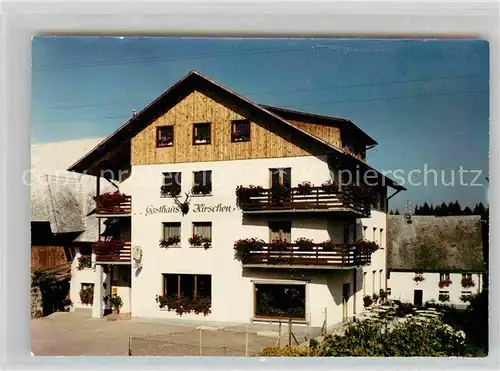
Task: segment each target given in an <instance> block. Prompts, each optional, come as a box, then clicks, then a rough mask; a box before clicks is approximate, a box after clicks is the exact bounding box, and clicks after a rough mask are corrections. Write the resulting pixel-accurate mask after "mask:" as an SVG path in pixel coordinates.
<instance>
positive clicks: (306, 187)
mask: <svg viewBox="0 0 500 371" xmlns="http://www.w3.org/2000/svg"><path fill="white" fill-rule="evenodd" d="M312 187H313V185H312V184H311V182H302V183H300V184H298V185H297V188H296V189H297V194H299V195H304V196H306V195H310V194H311V193H312Z"/></svg>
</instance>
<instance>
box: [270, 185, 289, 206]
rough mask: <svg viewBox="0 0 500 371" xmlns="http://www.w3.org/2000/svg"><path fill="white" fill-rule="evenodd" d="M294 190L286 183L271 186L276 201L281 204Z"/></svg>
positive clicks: (273, 198) (272, 195)
mask: <svg viewBox="0 0 500 371" xmlns="http://www.w3.org/2000/svg"><path fill="white" fill-rule="evenodd" d="M291 193H292V190H291V189H290V187H289V186H287V185H284V184H275V185H273V186H272V187H271V197H272V200H273V202H274V203H277V204H280V203H282V202H283V201H286V200H287V199H289V198H290V194H291Z"/></svg>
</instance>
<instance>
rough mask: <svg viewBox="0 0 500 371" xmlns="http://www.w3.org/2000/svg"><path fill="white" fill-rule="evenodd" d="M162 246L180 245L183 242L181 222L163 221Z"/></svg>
mask: <svg viewBox="0 0 500 371" xmlns="http://www.w3.org/2000/svg"><path fill="white" fill-rule="evenodd" d="M163 241H164V243H163V244H162V246H179V244H180V243H181V223H163Z"/></svg>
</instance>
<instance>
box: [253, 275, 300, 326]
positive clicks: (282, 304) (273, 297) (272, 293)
mask: <svg viewBox="0 0 500 371" xmlns="http://www.w3.org/2000/svg"><path fill="white" fill-rule="evenodd" d="M254 302H255V317H260V318H296V319H305V317H306V285H304V284H288V285H286V284H262V283H256V284H255V296H254Z"/></svg>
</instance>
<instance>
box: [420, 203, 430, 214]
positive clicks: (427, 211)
mask: <svg viewBox="0 0 500 371" xmlns="http://www.w3.org/2000/svg"><path fill="white" fill-rule="evenodd" d="M420 215H431V209H430V207H429V204H428V203H427V202H425V203H424V206H422V208H421V209H420Z"/></svg>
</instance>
